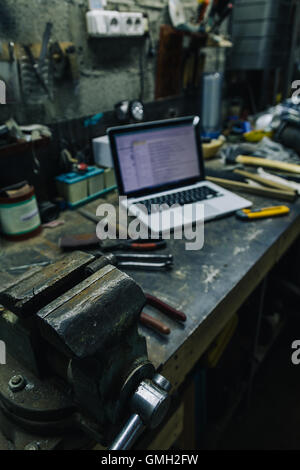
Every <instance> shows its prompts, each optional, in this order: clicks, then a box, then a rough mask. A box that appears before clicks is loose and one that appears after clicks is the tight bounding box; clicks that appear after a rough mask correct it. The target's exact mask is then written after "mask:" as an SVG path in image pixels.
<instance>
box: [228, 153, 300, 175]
mask: <svg viewBox="0 0 300 470" xmlns="http://www.w3.org/2000/svg"><path fill="white" fill-rule="evenodd" d="M230 163H232V161H231V159H230ZM235 163H242V164H243V165H252V166H262V167H263V168H270V169H273V170H279V171H287V172H289V173H297V174H300V165H297V164H295V163H287V162H280V161H278V160H269V159H267V158H259V157H249V156H248V155H238V156H237V157H235Z"/></svg>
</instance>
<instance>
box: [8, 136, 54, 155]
mask: <svg viewBox="0 0 300 470" xmlns="http://www.w3.org/2000/svg"><path fill="white" fill-rule="evenodd" d="M50 140H51V139H50V138H49V137H43V138H41V139H38V140H34V141H30V142H17V143H15V144H11V145H5V146H3V147H0V158H5V157H11V156H13V155H18V154H20V155H21V154H24V153H26V152H30V151H32V150H38V149H39V148H42V147H46V146H47V145H49V143H50Z"/></svg>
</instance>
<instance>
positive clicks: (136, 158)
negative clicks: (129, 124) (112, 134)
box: [116, 124, 201, 194]
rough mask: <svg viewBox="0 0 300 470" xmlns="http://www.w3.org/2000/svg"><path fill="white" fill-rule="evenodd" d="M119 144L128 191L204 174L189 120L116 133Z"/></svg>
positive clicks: (119, 155)
mask: <svg viewBox="0 0 300 470" xmlns="http://www.w3.org/2000/svg"><path fill="white" fill-rule="evenodd" d="M116 147H117V154H118V160H119V165H120V171H121V177H122V181H123V187H124V192H125V193H126V194H128V193H131V192H134V191H139V190H141V189H146V188H152V187H153V188H155V187H159V186H162V185H164V184H168V183H176V182H180V181H181V180H185V179H188V178H193V177H198V176H201V175H200V165H199V157H198V151H197V144H196V138H195V129H194V127H193V126H192V125H190V124H189V125H181V126H170V127H167V128H166V127H164V128H156V129H145V130H140V131H136V130H135V131H132V132H128V133H127V132H126V133H124V134H117V135H116Z"/></svg>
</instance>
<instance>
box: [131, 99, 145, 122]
mask: <svg viewBox="0 0 300 470" xmlns="http://www.w3.org/2000/svg"><path fill="white" fill-rule="evenodd" d="M130 113H131V116H132V117H133V119H134V120H135V121H142V120H143V119H144V115H145V110H144V105H143V103H142V102H141V101H132V103H131V105H130Z"/></svg>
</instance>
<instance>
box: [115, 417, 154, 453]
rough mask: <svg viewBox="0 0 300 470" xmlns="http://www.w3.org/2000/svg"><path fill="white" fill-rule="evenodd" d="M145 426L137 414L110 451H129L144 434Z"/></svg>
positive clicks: (129, 421) (116, 439)
mask: <svg viewBox="0 0 300 470" xmlns="http://www.w3.org/2000/svg"><path fill="white" fill-rule="evenodd" d="M145 427H146V426H145V425H144V423H143V421H142V420H141V418H140V416H139V415H137V414H134V415H132V416H131V417H130V418H129V420H128V421H127V423H126V424H125V426H124V428H123V429H122V431H121V432H120V434H119V435H118V436H117V437H116V438H115V440H114V442H113V443H112V445H111V447H110V449H109V450H128V449H131V448H132V446H133V444H134V443H135V442H136V440H137V439H138V438H139V436H140V435H141V434H142V432H143V431H144V429H145Z"/></svg>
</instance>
